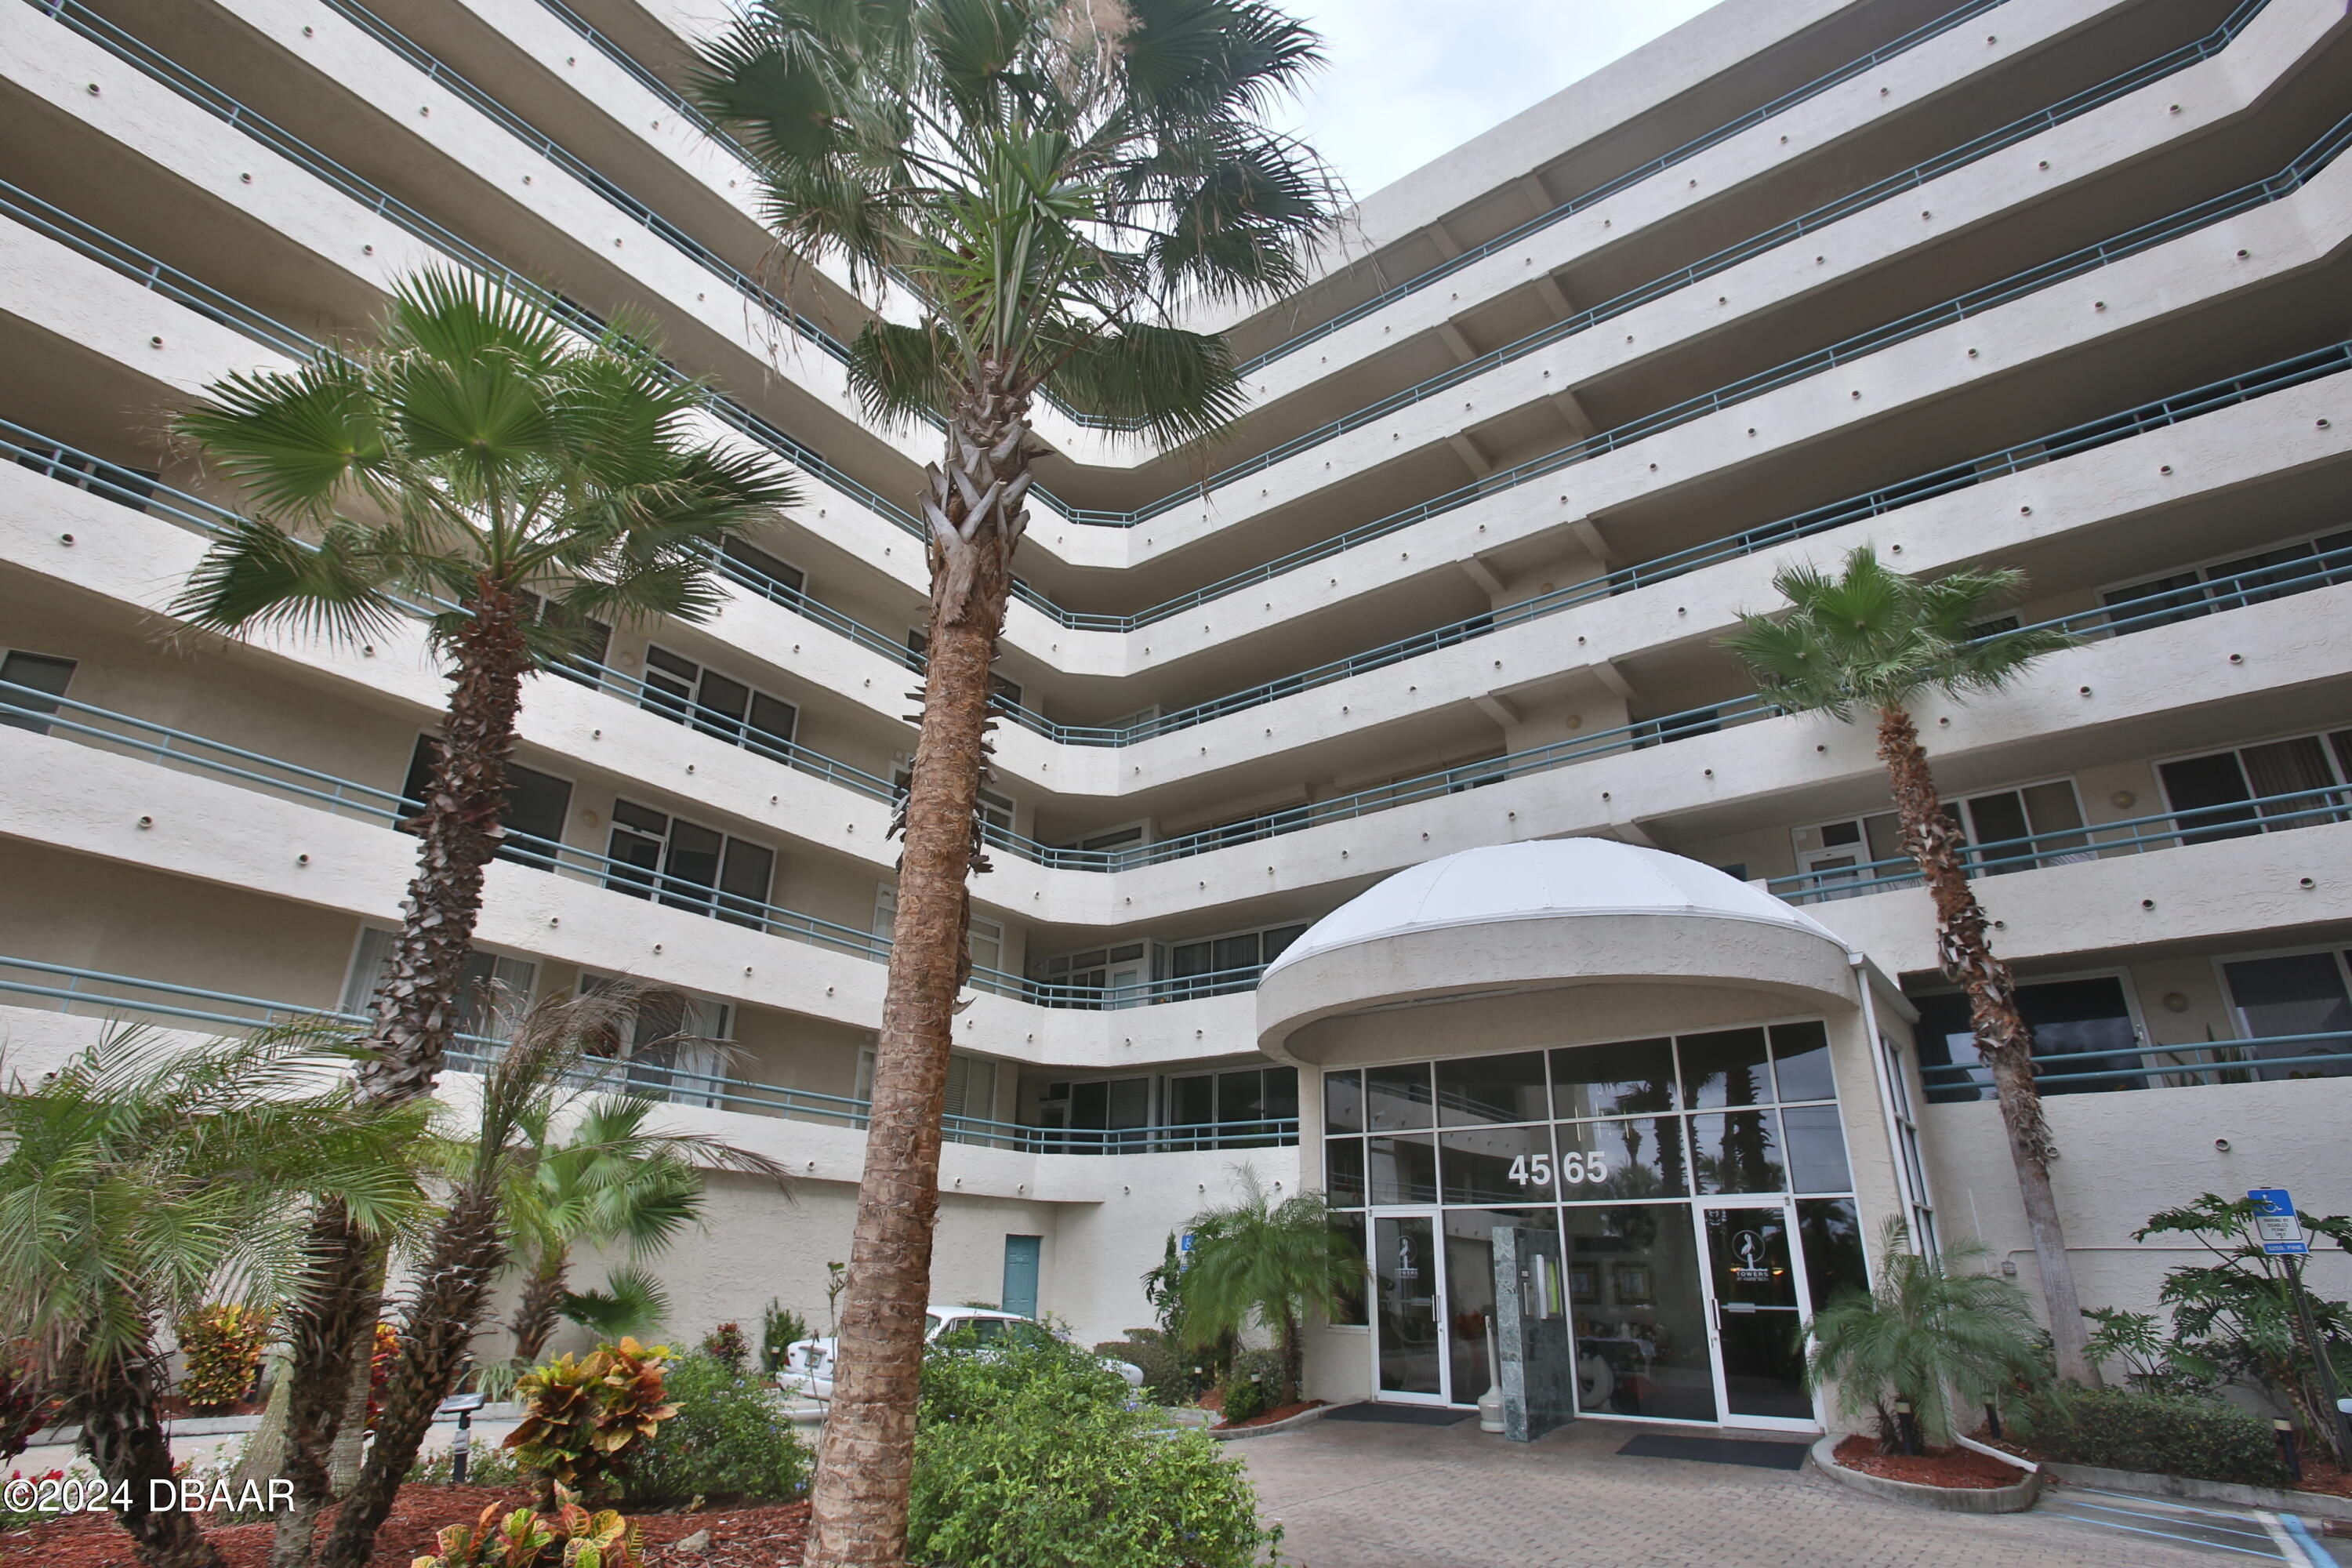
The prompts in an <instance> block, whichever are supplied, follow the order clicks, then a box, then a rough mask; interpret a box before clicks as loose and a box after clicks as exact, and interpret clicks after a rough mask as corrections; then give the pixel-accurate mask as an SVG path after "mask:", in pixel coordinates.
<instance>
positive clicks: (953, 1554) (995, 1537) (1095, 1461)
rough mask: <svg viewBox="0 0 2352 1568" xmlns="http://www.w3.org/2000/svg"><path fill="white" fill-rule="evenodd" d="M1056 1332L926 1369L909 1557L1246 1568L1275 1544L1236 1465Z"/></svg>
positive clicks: (1132, 1567) (1058, 1567)
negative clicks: (1146, 1405) (1165, 1417)
mask: <svg viewBox="0 0 2352 1568" xmlns="http://www.w3.org/2000/svg"><path fill="white" fill-rule="evenodd" d="M1131 1392H1132V1391H1130V1390H1129V1388H1128V1386H1127V1384H1126V1383H1125V1382H1124V1381H1123V1380H1121V1379H1120V1378H1119V1377H1118V1375H1117V1374H1116V1373H1110V1372H1108V1371H1106V1370H1105V1369H1104V1368H1103V1366H1102V1363H1100V1362H1098V1361H1097V1360H1096V1359H1095V1357H1094V1355H1093V1353H1092V1352H1088V1351H1085V1350H1081V1349H1078V1348H1076V1347H1075V1346H1070V1345H1066V1344H1062V1343H1060V1342H1056V1341H1055V1340H1053V1339H1052V1338H1051V1337H1050V1336H1046V1335H1037V1336H1034V1337H1032V1336H1022V1337H1021V1338H1019V1339H1015V1340H1012V1341H1004V1342H998V1344H997V1345H993V1346H992V1347H990V1349H989V1350H988V1351H987V1352H984V1353H981V1354H974V1353H971V1352H969V1351H964V1350H958V1349H954V1348H948V1347H938V1348H934V1349H933V1350H932V1351H931V1352H929V1354H928V1355H927V1356H926V1357H925V1358H924V1362H923V1393H922V1403H921V1406H920V1411H919V1426H918V1427H917V1430H916V1436H915V1478H914V1494H913V1498H912V1506H911V1509H910V1511H909V1518H908V1542H907V1545H908V1559H909V1560H910V1561H914V1562H920V1563H936V1564H940V1568H971V1565H979V1564H986V1565H987V1568H1249V1565H1250V1564H1253V1563H1256V1562H1257V1561H1258V1560H1259V1557H1260V1555H1261V1553H1262V1552H1264V1550H1265V1548H1267V1547H1269V1546H1271V1545H1272V1544H1274V1543H1275V1542H1276V1541H1278V1540H1279V1539H1280V1536H1281V1531H1280V1528H1279V1527H1278V1526H1276V1527H1268V1526H1265V1525H1263V1524H1261V1523H1260V1522H1259V1521H1258V1517H1257V1496H1256V1493H1255V1491H1254V1490H1252V1489H1251V1487H1250V1484H1249V1481H1248V1479H1247V1478H1246V1476H1244V1473H1243V1471H1242V1467H1241V1463H1240V1461H1239V1460H1238V1459H1233V1458H1226V1457H1225V1456H1224V1455H1223V1454H1222V1453H1221V1452H1220V1451H1219V1449H1218V1447H1217V1444H1216V1443H1215V1441H1214V1440H1213V1439H1212V1438H1211V1437H1210V1436H1208V1434H1206V1433H1205V1432H1199V1431H1181V1432H1180V1431H1177V1430H1175V1429H1173V1428H1171V1427H1170V1426H1167V1425H1166V1424H1165V1422H1164V1420H1163V1419H1162V1417H1160V1415H1158V1413H1157V1412H1154V1411H1151V1410H1148V1409H1145V1408H1142V1407H1140V1405H1139V1402H1137V1401H1136V1400H1134V1399H1132V1398H1131V1397H1130V1394H1131Z"/></svg>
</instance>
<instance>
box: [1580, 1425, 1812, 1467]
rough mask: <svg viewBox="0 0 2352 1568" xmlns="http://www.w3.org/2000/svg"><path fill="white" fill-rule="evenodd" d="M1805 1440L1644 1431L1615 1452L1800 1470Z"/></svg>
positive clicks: (1803, 1456) (1653, 1457)
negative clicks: (1798, 1441) (1705, 1435)
mask: <svg viewBox="0 0 2352 1568" xmlns="http://www.w3.org/2000/svg"><path fill="white" fill-rule="evenodd" d="M1810 1449H1811V1444H1807V1443H1759V1442H1756V1441H1753V1440H1752V1439H1748V1438H1744V1437H1678V1436H1672V1435H1670V1434H1668V1433H1664V1432H1644V1433H1643V1434H1642V1435H1641V1436H1638V1437H1636V1438H1634V1439H1633V1441H1632V1442H1630V1443H1627V1444H1626V1445H1625V1446H1624V1447H1622V1448H1620V1449H1618V1450H1617V1451H1618V1452H1619V1453H1621V1454H1631V1455H1633V1457H1634V1458H1639V1459H1695V1460H1696V1461H1697V1462H1698V1463H1700V1464H1702V1465H1751V1466H1753V1467H1755V1468H1758V1469H1759V1470H1801V1469H1802V1468H1805V1455H1806V1453H1807V1452H1808V1451H1809V1450H1810Z"/></svg>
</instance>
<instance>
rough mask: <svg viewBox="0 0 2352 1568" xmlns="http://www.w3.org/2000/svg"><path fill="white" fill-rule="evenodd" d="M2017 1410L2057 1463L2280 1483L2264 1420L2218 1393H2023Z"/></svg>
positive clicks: (2282, 1475)
mask: <svg viewBox="0 0 2352 1568" xmlns="http://www.w3.org/2000/svg"><path fill="white" fill-rule="evenodd" d="M2017 1414H2018V1416H2019V1425H2020V1426H2022V1427H2023V1428H2024V1429H2025V1431H2026V1433H2027V1435H2028V1436H2031V1437H2032V1441H2033V1445H2034V1447H2036V1448H2037V1449H2038V1450H2040V1451H2041V1452H2042V1454H2043V1455H2044V1456H2045V1457H2047V1458H2052V1459H2055V1460H2057V1461H2058V1462H2059V1463H2060V1464H2069V1463H2071V1464H2077V1465H2097V1466H2100V1467H2102V1468H2105V1469H2111V1470H2139V1471H2143V1472H2147V1473H2151V1474H2156V1475H2166V1476H2188V1477H2192V1478H2194V1479H2198V1480H2207V1481H2239V1482H2243V1483H2245V1484H2247V1485H2249V1486H2284V1485H2285V1484H2286V1480H2287V1473H2286V1467H2285V1466H2284V1464H2282V1463H2281V1462H2280V1460H2279V1454H2278V1446H2277V1443H2276V1441H2275V1440H2274V1439H2273V1437H2272V1436H2271V1427H2270V1423H2269V1422H2267V1421H2264V1420H2263V1419H2261V1418H2260V1417H2259V1416H2254V1415H2247V1414H2246V1413H2245V1412H2244V1411H2242V1410H2240V1409H2238V1408H2237V1407H2236V1406H2234V1405H2224V1404H2222V1403H2221V1401H2220V1400H2217V1399H2197V1398H2189V1397H2183V1396H2181V1395H2179V1394H2135V1393H2132V1392H2130V1391H2128V1390H2126V1389H2120V1388H2101V1389H2075V1390H2072V1391H2069V1392H2067V1393H2064V1394H2036V1395H2033V1396H2032V1397H2029V1398H2028V1399H2026V1400H2025V1401H2024V1403H2023V1405H2022V1407H2021V1409H2020V1410H2019V1411H2018V1412H2017Z"/></svg>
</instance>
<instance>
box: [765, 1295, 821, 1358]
mask: <svg viewBox="0 0 2352 1568" xmlns="http://www.w3.org/2000/svg"><path fill="white" fill-rule="evenodd" d="M814 1337H815V1336H814V1335H812V1334H811V1333H810V1332H809V1326H808V1320H807V1319H806V1318H803V1317H802V1316H801V1315H800V1314H799V1313H798V1312H795V1311H793V1310H792V1309H791V1308H789V1307H787V1306H785V1305H784V1304H783V1303H782V1301H779V1300H773V1299H771V1300H769V1302H768V1305H767V1306H766V1308H765V1309H763V1310H761V1313H760V1370H761V1372H764V1373H768V1374H769V1375H770V1376H773V1375H775V1374H776V1373H779V1372H781V1371H782V1370H783V1365H784V1352H786V1351H788V1350H790V1349H792V1348H793V1346H794V1345H796V1344H798V1343H800V1342H802V1341H803V1340H805V1339H812V1338H814Z"/></svg>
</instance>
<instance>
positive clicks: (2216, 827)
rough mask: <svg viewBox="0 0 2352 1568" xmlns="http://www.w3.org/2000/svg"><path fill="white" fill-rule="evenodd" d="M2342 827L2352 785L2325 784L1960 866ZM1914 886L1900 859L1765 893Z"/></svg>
mask: <svg viewBox="0 0 2352 1568" xmlns="http://www.w3.org/2000/svg"><path fill="white" fill-rule="evenodd" d="M2347 821H2352V786H2347V785H2344V784H2327V785H2323V786H2321V787H2320V788H2317V789H2301V790H2288V791H2285V792H2284V793H2282V794H2278V795H2251V796H2248V797H2247V798H2246V799H2244V800H2233V801H2227V802H2224V803H2222V804H2221V805H2200V806H2190V807H2187V808H2185V809H2183V810H2179V811H2164V812H2158V813H2156V814H2155V815H2153V816H2133V817H2125V818H2122V819H2119V820H2117V821H2114V822H2099V823H2088V824H2085V825H2084V826H2079V827H2060V828H2053V829H2051V830H2049V831H2047V832H2043V833H2030V834H2027V835H2026V836H2025V837H2021V838H2001V839H1994V840H1990V841H1988V842H1986V843H1983V844H1971V845H1969V846H1968V847H1967V848H1966V849H1965V850H1963V851H1962V854H1961V863H1962V865H1963V867H1964V868H1966V869H1967V871H1968V873H1969V876H1971V877H1997V876H2000V875H2002V874H2004V873H2007V872H2011V871H2033V870H2040V869H2042V868H2048V867H2052V866H2074V865H2080V864H2082V863H2084V862H2085V861H2090V860H2105V859H2111V858H2115V857H2117V856H2122V855H2144V854H2146V853H2147V851H2149V850H2151V849H2171V848H2176V847H2179V846H2180V845H2184V844H2211V843H2215V842H2217V841H2219V840H2221V839H2224V838H2243V837H2248V836H2249V835H2252V834H2256V833H2279V832H2284V831H2286V830H2288V829H2290V828H2296V827H2315V826H2320V825H2322V824H2325V823H2330V822H2347ZM1919 882H1920V879H1919V868H1918V864H1917V862H1916V861H1914V860H1913V859H1912V858H1910V857H1909V856H1908V855H1898V856H1894V857H1891V858H1887V859H1884V860H1865V861H1861V862H1859V863H1857V864H1855V865H1852V866H1843V867H1839V868H1834V869H1822V870H1812V871H1800V872H1798V873H1797V874H1796V875H1795V876H1792V877H1775V878H1773V879H1771V880H1770V881H1769V882H1767V883H1766V884H1765V885H1764V886H1765V890H1766V891H1768V892H1769V893H1771V894H1772V895H1773V896H1774V897H1776V898H1780V899H1785V900H1788V901H1789V902H1790V903H1792V904H1818V903H1828V902H1832V901H1834V900H1839V899H1853V898H1860V897H1862V896H1864V894H1868V893H1878V892H1885V891H1887V890H1889V889H1895V888H1916V887H1917V886H1919Z"/></svg>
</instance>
